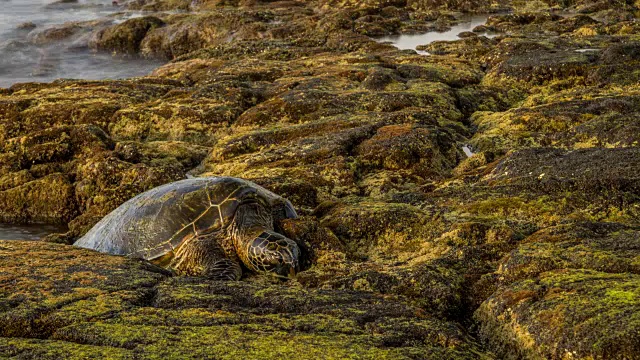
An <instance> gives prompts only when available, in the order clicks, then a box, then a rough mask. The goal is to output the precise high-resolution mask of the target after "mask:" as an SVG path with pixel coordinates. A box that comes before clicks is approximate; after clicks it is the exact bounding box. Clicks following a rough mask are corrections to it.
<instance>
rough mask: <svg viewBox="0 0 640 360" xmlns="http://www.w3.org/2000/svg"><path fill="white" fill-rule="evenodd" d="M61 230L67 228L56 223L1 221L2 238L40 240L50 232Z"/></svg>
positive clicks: (0, 237)
mask: <svg viewBox="0 0 640 360" xmlns="http://www.w3.org/2000/svg"><path fill="white" fill-rule="evenodd" d="M60 232H66V228H64V227H62V226H55V225H41V224H31V225H12V224H2V223H0V240H40V239H42V238H43V237H45V236H47V235H49V234H53V233H60Z"/></svg>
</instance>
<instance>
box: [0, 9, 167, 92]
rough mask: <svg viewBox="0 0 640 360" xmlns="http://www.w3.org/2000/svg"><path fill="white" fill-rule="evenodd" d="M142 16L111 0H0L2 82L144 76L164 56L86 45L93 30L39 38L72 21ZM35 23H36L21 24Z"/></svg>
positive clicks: (105, 22) (1, 84)
mask: <svg viewBox="0 0 640 360" xmlns="http://www.w3.org/2000/svg"><path fill="white" fill-rule="evenodd" d="M135 16H141V14H139V13H128V12H124V11H123V10H122V9H121V8H119V7H114V6H113V5H112V4H111V0H79V1H77V2H76V3H67V4H60V3H55V1H54V0H0V87H9V86H11V85H12V84H14V83H18V82H32V81H37V82H49V81H52V80H55V79H58V78H72V79H92V80H97V79H119V78H126V77H132V76H142V75H146V74H148V73H149V72H151V71H152V70H153V69H155V68H157V67H158V66H160V65H161V62H159V61H151V60H147V59H132V58H122V57H114V56H112V55H111V54H108V53H94V52H92V51H90V50H89V48H88V47H87V43H88V39H89V38H90V36H91V31H89V30H86V31H78V32H77V33H76V34H75V35H74V36H72V37H70V38H67V39H64V40H61V41H58V42H51V43H49V42H47V43H46V44H40V42H39V41H38V40H37V34H38V33H41V32H43V31H45V30H47V29H51V28H54V27H59V26H60V25H62V24H65V23H69V22H85V21H100V23H99V24H96V26H94V29H95V28H98V27H99V26H105V25H108V24H111V23H117V22H121V21H123V20H125V19H127V18H131V17H135ZM26 23H31V24H33V25H35V28H20V27H21V24H26Z"/></svg>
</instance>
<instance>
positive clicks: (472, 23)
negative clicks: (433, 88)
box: [376, 15, 497, 55]
mask: <svg viewBox="0 0 640 360" xmlns="http://www.w3.org/2000/svg"><path fill="white" fill-rule="evenodd" d="M488 18H489V16H488V15H475V16H471V17H468V18H467V19H465V21H464V22H462V23H460V24H457V25H455V26H453V27H452V28H451V29H450V30H448V31H444V32H437V31H431V32H428V33H425V34H410V35H389V36H385V37H381V38H377V39H376V40H377V41H380V42H390V43H391V44H392V45H393V46H395V47H397V48H398V49H400V50H416V47H417V46H418V45H428V44H431V43H432V42H434V41H453V40H459V39H460V38H459V37H458V34H460V33H461V32H465V31H472V30H473V29H474V28H475V27H476V26H478V25H484V24H485V23H486V22H487V19H488ZM483 35H485V36H487V37H494V36H496V35H497V34H483ZM416 51H417V52H418V53H419V54H423V55H428V54H429V53H428V52H426V51H421V50H416Z"/></svg>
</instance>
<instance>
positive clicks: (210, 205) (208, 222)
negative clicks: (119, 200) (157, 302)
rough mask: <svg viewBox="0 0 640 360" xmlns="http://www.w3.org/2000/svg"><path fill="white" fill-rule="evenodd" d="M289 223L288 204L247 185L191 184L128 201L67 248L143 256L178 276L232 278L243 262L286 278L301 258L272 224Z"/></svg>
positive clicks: (225, 181) (227, 180) (231, 181)
mask: <svg viewBox="0 0 640 360" xmlns="http://www.w3.org/2000/svg"><path fill="white" fill-rule="evenodd" d="M295 217H297V215H296V211H295V210H294V208H293V206H292V205H291V203H290V202H289V201H288V200H286V199H284V198H282V197H280V196H278V195H276V194H274V193H272V192H271V191H269V190H266V189H264V188H263V187H261V186H259V185H256V184H254V183H252V182H250V181H246V180H243V179H238V178H232V177H206V178H192V179H186V180H181V181H177V182H173V183H170V184H165V185H162V186H159V187H157V188H154V189H152V190H149V191H147V192H144V193H142V194H140V195H138V196H136V197H134V198H132V199H131V200H129V201H127V202H125V203H124V204H122V205H120V207H118V208H117V209H115V210H114V211H113V212H111V213H110V214H109V215H107V216H105V217H104V218H103V219H102V220H100V222H98V223H97V224H96V225H95V226H94V227H93V228H92V229H91V230H89V232H88V233H87V234H86V235H84V236H83V237H82V238H80V239H79V240H78V241H76V242H75V244H74V245H75V246H79V247H83V248H88V249H94V250H97V251H100V252H104V253H109V254H114V255H127V256H132V257H137V258H143V259H145V260H149V261H151V262H152V263H155V264H157V265H160V266H163V267H166V268H168V269H170V270H173V271H174V272H176V273H177V274H181V275H196V276H206V277H210V278H213V279H217V280H237V279H239V278H240V276H241V275H242V266H241V264H242V265H244V267H246V268H247V269H249V270H252V271H257V272H266V273H274V274H276V275H277V276H279V277H285V278H286V277H292V276H294V275H295V274H296V273H297V272H298V271H299V270H300V263H301V256H302V254H301V251H300V246H299V245H298V244H297V243H296V242H295V241H293V240H291V239H289V238H287V237H285V236H283V235H282V234H280V233H278V232H276V231H275V230H274V226H276V227H277V224H278V222H279V220H282V219H285V218H295ZM276 230H277V229H276Z"/></svg>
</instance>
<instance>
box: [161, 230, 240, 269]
mask: <svg viewBox="0 0 640 360" xmlns="http://www.w3.org/2000/svg"><path fill="white" fill-rule="evenodd" d="M224 240H225V239H224V234H223V233H221V232H217V233H213V234H206V235H201V236H197V237H194V238H191V239H188V240H186V241H184V242H183V243H182V244H181V245H180V247H178V248H177V249H176V250H175V252H174V256H173V259H172V260H171V262H170V263H169V266H168V268H169V269H171V270H173V271H175V272H176V273H177V274H178V275H189V276H203V277H207V278H210V279H213V280H239V279H240V277H241V276H242V268H241V267H240V263H239V262H238V260H237V259H235V258H232V257H233V256H229V255H228V254H227V252H225V251H224V249H223V247H222V246H221V245H220V244H221V243H222V242H223V241H224Z"/></svg>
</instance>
